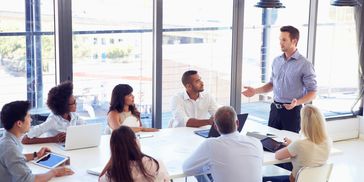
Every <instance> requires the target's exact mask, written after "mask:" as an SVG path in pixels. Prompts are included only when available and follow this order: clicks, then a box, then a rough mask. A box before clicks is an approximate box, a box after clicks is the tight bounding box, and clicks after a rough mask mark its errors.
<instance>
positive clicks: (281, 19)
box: [241, 1, 311, 124]
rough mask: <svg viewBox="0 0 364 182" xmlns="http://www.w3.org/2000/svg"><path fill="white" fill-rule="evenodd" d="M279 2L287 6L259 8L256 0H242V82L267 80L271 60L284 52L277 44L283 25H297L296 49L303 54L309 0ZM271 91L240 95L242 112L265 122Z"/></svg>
mask: <svg viewBox="0 0 364 182" xmlns="http://www.w3.org/2000/svg"><path fill="white" fill-rule="evenodd" d="M282 3H283V4H284V5H285V6H286V8H282V9H262V8H257V7H254V5H255V4H256V1H245V12H244V36H243V38H244V40H243V64H242V86H252V87H260V86H262V85H264V84H265V83H267V82H269V79H270V76H271V63H272V61H273V59H274V58H275V57H277V56H279V55H281V54H283V53H282V51H281V50H280V46H279V34H280V28H281V27H282V26H285V25H292V26H294V27H296V28H298V29H299V31H300V40H299V42H298V51H299V52H300V53H301V54H302V55H304V56H306V52H307V50H306V49H307V48H306V47H307V30H308V28H307V24H308V17H309V16H308V13H309V1H284V2H282ZM293 15H294V19H292V16H293ZM298 15H299V16H298ZM310 61H311V60H310ZM242 89H243V90H244V88H242ZM272 95H273V93H272V92H270V93H268V94H262V95H256V96H254V97H250V98H247V97H245V96H244V95H242V99H241V100H242V105H241V112H242V113H250V115H249V118H250V119H252V120H255V121H257V122H261V123H264V124H265V123H267V122H268V117H269V110H270V103H271V102H272Z"/></svg>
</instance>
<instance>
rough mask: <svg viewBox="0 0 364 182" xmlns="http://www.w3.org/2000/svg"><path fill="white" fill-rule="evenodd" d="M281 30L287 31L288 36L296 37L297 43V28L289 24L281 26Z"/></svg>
mask: <svg viewBox="0 0 364 182" xmlns="http://www.w3.org/2000/svg"><path fill="white" fill-rule="evenodd" d="M281 32H288V33H289V37H290V38H291V39H297V43H298V40H299V39H300V32H299V31H298V29H297V28H295V27H293V26H290V25H288V26H283V27H281Z"/></svg>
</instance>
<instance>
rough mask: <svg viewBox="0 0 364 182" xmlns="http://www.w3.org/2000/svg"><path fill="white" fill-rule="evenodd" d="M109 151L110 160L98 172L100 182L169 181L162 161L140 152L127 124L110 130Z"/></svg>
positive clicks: (137, 142)
mask: <svg viewBox="0 0 364 182" xmlns="http://www.w3.org/2000/svg"><path fill="white" fill-rule="evenodd" d="M110 153H111V157H110V160H109V162H108V163H107V164H106V166H105V168H104V169H103V171H102V172H101V174H100V178H99V181H100V182H121V181H127V182H133V181H135V182H137V181H140V182H160V181H163V182H164V181H169V176H168V173H167V170H166V168H165V167H164V165H163V163H162V162H160V161H157V160H156V159H154V158H152V157H150V156H148V155H145V154H143V153H142V152H141V150H140V146H139V141H138V139H137V138H136V136H135V134H134V132H133V131H132V130H131V128H130V127H128V126H120V127H119V128H117V129H115V130H114V131H113V132H112V134H111V138H110Z"/></svg>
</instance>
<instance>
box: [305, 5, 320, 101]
mask: <svg viewBox="0 0 364 182" xmlns="http://www.w3.org/2000/svg"><path fill="white" fill-rule="evenodd" d="M317 9H318V0H310V8H309V18H308V36H307V55H306V56H307V59H308V60H309V61H311V62H312V64H313V66H314V67H315V48H316V30H317ZM311 103H313V101H311Z"/></svg>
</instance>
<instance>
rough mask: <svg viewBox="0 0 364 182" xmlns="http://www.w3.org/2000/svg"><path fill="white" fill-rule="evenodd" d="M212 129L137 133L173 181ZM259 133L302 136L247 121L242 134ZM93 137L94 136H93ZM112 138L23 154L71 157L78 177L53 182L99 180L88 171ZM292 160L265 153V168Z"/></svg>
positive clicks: (29, 148) (101, 160)
mask: <svg viewBox="0 0 364 182" xmlns="http://www.w3.org/2000/svg"><path fill="white" fill-rule="evenodd" d="M208 128H209V126H205V127H201V128H190V127H180V128H166V129H161V130H160V131H158V132H152V133H143V132H141V133H138V134H139V135H140V143H141V149H142V151H143V153H145V154H147V155H150V156H152V157H154V158H156V159H158V160H160V161H163V163H164V165H165V166H166V168H167V170H168V173H169V175H170V178H171V179H174V178H181V177H186V175H185V174H184V173H183V171H182V164H183V162H184V161H185V159H186V158H187V157H188V156H189V155H190V154H191V153H192V152H193V151H194V150H195V149H196V148H197V147H198V145H199V144H200V143H202V142H203V141H204V140H206V138H203V137H201V136H198V135H196V134H194V131H195V130H201V129H208ZM255 131H256V132H259V133H261V134H268V133H269V134H274V135H275V136H276V138H275V140H277V141H283V138H284V137H288V138H290V139H292V140H293V141H294V140H297V139H299V137H300V136H299V135H298V134H297V133H293V132H290V131H285V130H277V129H274V128H271V127H268V126H266V125H262V124H260V123H257V122H254V121H249V120H247V121H246V123H245V125H244V127H243V130H242V132H241V134H242V135H245V134H246V133H247V132H255ZM90 135H92V133H90ZM109 139H110V135H102V137H101V141H100V145H99V146H98V147H93V148H85V149H78V150H70V151H64V150H62V149H61V148H60V147H59V145H58V144H55V143H46V144H33V145H24V150H23V152H24V153H32V152H34V151H38V150H39V149H40V147H42V146H47V147H49V148H50V149H51V150H52V152H55V153H58V154H62V155H66V156H69V157H70V166H69V167H70V168H71V169H72V170H73V171H74V172H75V174H73V175H70V176H64V177H58V178H53V179H52V181H67V182H73V181H74V182H78V181H79V182H81V181H82V182H85V181H97V180H98V176H96V175H91V174H89V173H87V170H89V169H93V170H96V171H99V170H101V169H102V167H103V166H105V164H106V163H107V161H108V159H109V157H110V148H109ZM331 153H332V154H337V153H340V151H339V150H337V149H335V148H334V149H333V150H332V152H331ZM289 161H290V159H284V160H277V159H275V157H274V153H271V152H264V161H263V165H273V164H279V163H285V162H289ZM27 164H28V166H29V167H30V168H31V169H32V171H33V173H34V174H37V173H44V172H47V170H48V169H46V168H43V167H40V166H37V165H35V164H33V163H32V162H28V163H27Z"/></svg>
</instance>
